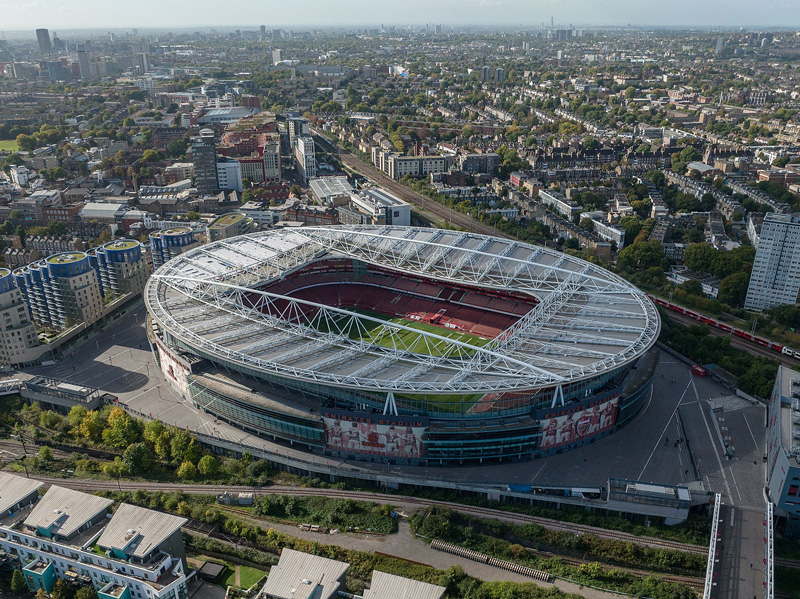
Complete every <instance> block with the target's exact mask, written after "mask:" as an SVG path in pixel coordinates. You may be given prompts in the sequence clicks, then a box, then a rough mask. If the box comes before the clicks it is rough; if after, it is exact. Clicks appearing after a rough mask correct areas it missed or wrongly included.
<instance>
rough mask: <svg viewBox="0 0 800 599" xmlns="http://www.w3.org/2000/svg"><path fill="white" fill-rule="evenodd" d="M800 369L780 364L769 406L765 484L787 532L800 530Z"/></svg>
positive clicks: (792, 532) (795, 533)
mask: <svg viewBox="0 0 800 599" xmlns="http://www.w3.org/2000/svg"><path fill="white" fill-rule="evenodd" d="M798 393H800V373H798V372H796V371H794V370H791V369H789V368H785V367H784V366H779V367H778V375H777V377H776V378H775V385H774V386H773V388H772V395H771V396H770V400H769V408H768V410H767V467H766V471H765V475H764V477H765V480H764V483H765V486H766V492H767V496H768V498H769V500H770V501H771V502H772V503H773V505H774V507H775V515H776V516H778V517H781V518H785V521H786V526H785V529H784V534H785V535H786V536H787V537H796V536H798V534H800V424H799V423H800V400H798V399H797V396H798Z"/></svg>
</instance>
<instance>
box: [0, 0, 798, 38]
mask: <svg viewBox="0 0 800 599" xmlns="http://www.w3.org/2000/svg"><path fill="white" fill-rule="evenodd" d="M231 8H234V9H233V10H231ZM797 9H798V0H763V1H762V2H760V3H753V2H745V1H744V0H708V1H707V2H704V3H702V4H700V3H697V2H696V1H694V0H673V1H672V2H669V3H667V2H664V1H663V0H658V1H653V0H641V1H639V2H636V1H632V0H607V1H606V2H602V3H600V2H597V1H596V0H527V1H526V0H405V1H403V2H395V3H392V4H376V3H375V2H374V1H370V0H344V1H339V2H335V1H327V2H326V1H324V0H295V1H294V2H292V3H290V4H288V3H275V2H270V3H263V2H257V1H256V0H240V1H239V2H238V3H236V4H232V5H223V4H220V2H219V1H218V0H193V1H192V2H188V1H186V0H180V1H176V0H166V2H165V1H163V0H162V1H160V2H159V1H156V0H139V2H137V3H136V4H131V5H126V4H124V3H119V2H112V1H109V0H70V1H69V2H67V1H66V0H35V1H30V2H24V1H23V2H19V3H11V2H8V1H7V0H5V1H4V0H0V14H2V15H3V20H2V24H0V30H1V31H4V32H7V33H25V32H26V31H30V32H31V35H33V30H35V29H37V28H40V27H44V28H47V29H50V30H53V31H56V32H57V31H59V30H63V31H67V30H90V31H91V30H98V29H100V30H102V29H117V30H119V29H122V30H130V29H131V28H144V29H165V30H166V29H170V28H172V29H175V30H183V29H197V28H212V27H218V28H227V27H239V28H253V27H258V26H259V25H262V24H263V25H266V26H267V27H268V28H275V27H283V28H295V29H298V28H306V29H307V28H314V27H316V28H323V27H354V28H363V27H370V26H372V27H377V26H380V25H381V24H383V25H386V26H390V25H395V26H403V25H424V24H425V23H437V24H443V25H445V26H447V25H453V26H480V25H486V26H520V27H522V28H533V27H538V26H539V25H541V24H542V23H546V24H547V25H549V24H550V18H551V17H552V18H553V20H554V21H555V23H556V25H559V24H560V25H562V26H568V25H570V24H571V25H572V26H574V27H587V26H590V27H591V26H594V27H601V26H620V25H622V26H624V25H628V24H630V25H632V26H640V27H665V28H667V27H675V28H692V27H696V28H710V27H723V28H738V27H744V28H746V29H753V28H769V27H774V28H784V29H785V28H793V27H798V26H800V11H798V10H797ZM87 15H90V17H89V18H88V20H87ZM187 15H190V17H189V19H187V18H186V17H187ZM304 18H305V19H304ZM243 21H247V23H246V24H245V23H243Z"/></svg>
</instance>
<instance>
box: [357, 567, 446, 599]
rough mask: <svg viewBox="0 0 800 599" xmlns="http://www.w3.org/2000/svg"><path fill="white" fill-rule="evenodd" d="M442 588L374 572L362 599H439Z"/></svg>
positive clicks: (443, 589) (443, 590) (442, 593)
mask: <svg viewBox="0 0 800 599" xmlns="http://www.w3.org/2000/svg"><path fill="white" fill-rule="evenodd" d="M444 592H445V588H444V587H440V586H437V585H435V584H429V583H427V582H419V581H418V580H411V579H410V578H403V577H402V576H395V575H394V574H387V573H386V572H379V571H377V570H375V571H374V572H373V573H372V583H371V584H370V586H369V589H367V590H366V591H364V599H440V598H441V597H442V596H443V595H444Z"/></svg>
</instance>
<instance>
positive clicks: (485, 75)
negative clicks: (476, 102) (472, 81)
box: [481, 67, 492, 81]
mask: <svg viewBox="0 0 800 599" xmlns="http://www.w3.org/2000/svg"><path fill="white" fill-rule="evenodd" d="M491 77H492V69H490V68H489V67H481V81H489V79H491Z"/></svg>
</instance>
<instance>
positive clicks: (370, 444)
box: [322, 410, 428, 458]
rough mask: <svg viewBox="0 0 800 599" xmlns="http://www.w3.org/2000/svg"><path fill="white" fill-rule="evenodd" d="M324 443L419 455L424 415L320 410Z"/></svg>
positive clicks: (341, 447) (387, 453) (363, 450)
mask: <svg viewBox="0 0 800 599" xmlns="http://www.w3.org/2000/svg"><path fill="white" fill-rule="evenodd" d="M322 422H323V425H324V426H325V444H326V446H327V447H328V448H329V449H338V450H342V451H353V452H359V453H373V454H380V455H385V456H394V457H398V458H419V457H422V454H423V443H422V437H423V434H424V433H425V430H426V427H427V424H428V423H427V419H424V418H414V417H408V418H406V417H403V416H384V415H375V414H359V413H355V412H345V411H337V410H327V411H325V412H324V413H323V417H322Z"/></svg>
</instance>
